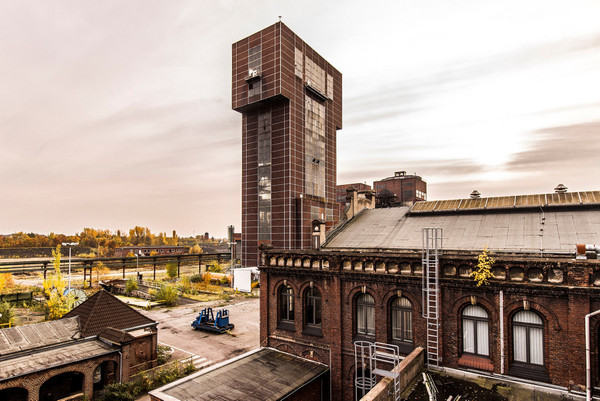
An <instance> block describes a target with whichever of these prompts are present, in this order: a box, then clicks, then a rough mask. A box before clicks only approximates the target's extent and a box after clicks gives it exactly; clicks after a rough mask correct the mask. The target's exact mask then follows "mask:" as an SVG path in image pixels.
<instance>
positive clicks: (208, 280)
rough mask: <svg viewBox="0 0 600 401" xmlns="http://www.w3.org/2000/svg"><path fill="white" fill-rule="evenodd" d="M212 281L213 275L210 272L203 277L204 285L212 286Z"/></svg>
mask: <svg viewBox="0 0 600 401" xmlns="http://www.w3.org/2000/svg"><path fill="white" fill-rule="evenodd" d="M211 279H212V274H210V273H209V272H206V273H204V274H203V275H202V281H204V284H207V285H208V284H210V280H211Z"/></svg>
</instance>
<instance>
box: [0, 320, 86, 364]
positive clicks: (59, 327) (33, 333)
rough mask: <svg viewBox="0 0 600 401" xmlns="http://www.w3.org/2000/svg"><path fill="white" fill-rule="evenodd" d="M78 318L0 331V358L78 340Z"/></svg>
mask: <svg viewBox="0 0 600 401" xmlns="http://www.w3.org/2000/svg"><path fill="white" fill-rule="evenodd" d="M79 337H80V336H79V318H78V317H72V318H68V319H60V320H54V321H51V322H43V323H37V324H31V325H28V326H18V327H11V328H9V329H2V330H0V356H4V355H7V354H10V353H14V352H19V351H25V350H29V349H33V348H38V347H43V346H48V345H52V344H58V343H61V342H64V341H71V340H75V339H77V338H79Z"/></svg>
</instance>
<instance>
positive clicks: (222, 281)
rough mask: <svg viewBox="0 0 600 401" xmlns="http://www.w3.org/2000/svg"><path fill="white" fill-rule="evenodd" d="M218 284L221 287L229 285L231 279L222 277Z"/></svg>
mask: <svg viewBox="0 0 600 401" xmlns="http://www.w3.org/2000/svg"><path fill="white" fill-rule="evenodd" d="M219 284H221V285H226V284H231V279H230V278H229V276H223V277H221V279H220V280H219Z"/></svg>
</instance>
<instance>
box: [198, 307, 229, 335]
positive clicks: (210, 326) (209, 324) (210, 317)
mask: <svg viewBox="0 0 600 401" xmlns="http://www.w3.org/2000/svg"><path fill="white" fill-rule="evenodd" d="M192 327H193V328H194V329H196V330H204V331H210V332H213V333H218V334H221V333H224V332H226V331H227V330H232V329H233V327H234V325H233V324H232V323H229V311H228V310H227V309H221V310H218V311H217V318H216V319H215V317H214V314H213V310H212V308H204V309H202V311H201V312H200V314H199V315H198V317H197V318H196V320H194V321H193V322H192Z"/></svg>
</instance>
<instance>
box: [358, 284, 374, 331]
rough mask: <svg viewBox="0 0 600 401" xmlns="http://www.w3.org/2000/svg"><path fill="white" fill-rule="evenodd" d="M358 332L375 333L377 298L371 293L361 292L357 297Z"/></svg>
mask: <svg viewBox="0 0 600 401" xmlns="http://www.w3.org/2000/svg"><path fill="white" fill-rule="evenodd" d="M356 333H357V334H363V335H368V336H374V335H375V300H374V299H373V297H372V296H371V294H360V295H359V296H358V297H357V298H356Z"/></svg>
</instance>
